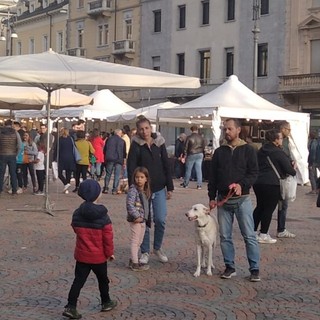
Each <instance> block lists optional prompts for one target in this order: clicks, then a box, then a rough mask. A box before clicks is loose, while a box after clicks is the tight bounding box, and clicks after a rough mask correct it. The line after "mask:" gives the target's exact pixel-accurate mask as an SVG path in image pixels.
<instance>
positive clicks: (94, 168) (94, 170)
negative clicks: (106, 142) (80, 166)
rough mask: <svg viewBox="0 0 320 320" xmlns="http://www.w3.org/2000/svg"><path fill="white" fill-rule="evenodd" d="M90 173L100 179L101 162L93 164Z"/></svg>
mask: <svg viewBox="0 0 320 320" xmlns="http://www.w3.org/2000/svg"><path fill="white" fill-rule="evenodd" d="M90 173H91V174H92V175H94V174H95V175H96V176H97V177H100V175H101V162H96V163H95V164H93V165H92V166H91V168H90Z"/></svg>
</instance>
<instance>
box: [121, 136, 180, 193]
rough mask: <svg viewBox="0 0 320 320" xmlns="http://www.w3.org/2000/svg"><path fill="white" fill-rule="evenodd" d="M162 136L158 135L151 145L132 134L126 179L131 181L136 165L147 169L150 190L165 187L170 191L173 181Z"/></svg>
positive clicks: (154, 190) (158, 189)
mask: <svg viewBox="0 0 320 320" xmlns="http://www.w3.org/2000/svg"><path fill="white" fill-rule="evenodd" d="M164 142H165V141H164V138H163V137H162V136H160V135H158V136H157V137H156V138H155V139H154V142H153V144H152V145H151V147H150V148H149V147H148V145H147V143H146V142H145V141H144V140H143V139H141V138H140V137H139V136H138V135H136V136H133V138H132V141H131V145H130V151H129V155H128V160H127V169H128V179H129V183H130V184H131V183H132V176H133V171H134V170H135V168H136V167H141V166H142V167H145V168H147V169H148V171H149V175H150V180H151V183H150V185H151V191H152V192H156V191H160V190H161V189H163V188H165V187H166V188H167V191H172V190H173V189H174V187H173V181H172V176H171V171H170V164H169V159H168V153H167V149H166V146H165V144H164Z"/></svg>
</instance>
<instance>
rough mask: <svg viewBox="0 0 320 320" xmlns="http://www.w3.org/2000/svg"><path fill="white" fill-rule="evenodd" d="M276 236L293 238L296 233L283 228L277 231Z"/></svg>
mask: <svg viewBox="0 0 320 320" xmlns="http://www.w3.org/2000/svg"><path fill="white" fill-rule="evenodd" d="M277 237H278V238H295V237H296V235H295V234H294V233H291V232H289V231H288V230H287V229H284V231H282V232H278V234H277Z"/></svg>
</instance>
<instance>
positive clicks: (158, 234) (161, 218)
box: [141, 189, 167, 253]
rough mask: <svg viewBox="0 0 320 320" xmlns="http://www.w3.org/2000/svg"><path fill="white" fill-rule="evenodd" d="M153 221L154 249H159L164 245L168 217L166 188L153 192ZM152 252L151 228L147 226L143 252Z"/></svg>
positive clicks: (142, 246)
mask: <svg viewBox="0 0 320 320" xmlns="http://www.w3.org/2000/svg"><path fill="white" fill-rule="evenodd" d="M151 201H152V208H153V222H154V242H153V249H155V250H159V249H160V248H161V246H162V240H163V236H164V230H165V225H166V217H167V194H166V189H162V190H160V191H157V192H154V193H153V194H152V200H151ZM146 252H147V253H150V228H148V227H146V232H145V234H144V238H143V242H142V244H141V253H146Z"/></svg>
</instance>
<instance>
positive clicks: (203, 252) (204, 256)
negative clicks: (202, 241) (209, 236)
mask: <svg viewBox="0 0 320 320" xmlns="http://www.w3.org/2000/svg"><path fill="white" fill-rule="evenodd" d="M201 250H202V254H201V267H202V268H205V267H206V266H207V261H206V256H207V255H208V252H207V248H206V246H205V245H202V246H201Z"/></svg>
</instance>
